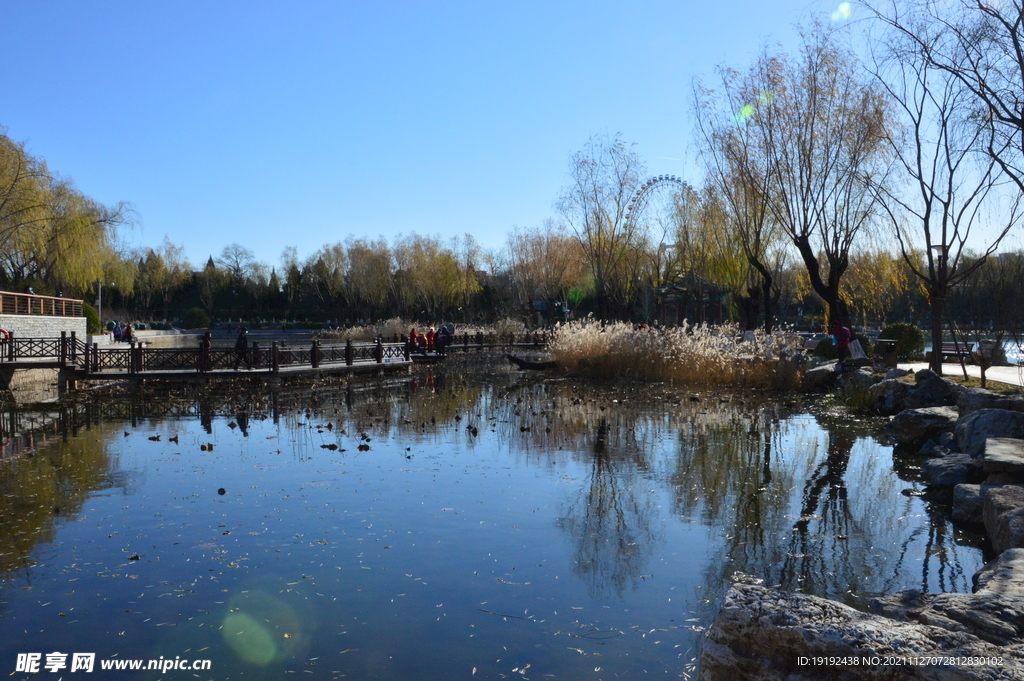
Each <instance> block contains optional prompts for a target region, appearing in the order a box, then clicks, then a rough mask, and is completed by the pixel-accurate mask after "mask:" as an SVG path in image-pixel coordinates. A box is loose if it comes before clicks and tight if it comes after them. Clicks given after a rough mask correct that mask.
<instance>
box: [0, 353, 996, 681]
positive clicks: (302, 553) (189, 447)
mask: <svg viewBox="0 0 1024 681" xmlns="http://www.w3.org/2000/svg"><path fill="white" fill-rule="evenodd" d="M0 425H2V427H3V429H4V430H5V431H7V432H8V435H10V431H11V430H16V431H17V433H18V435H17V436H16V437H13V438H9V439H8V440H7V441H6V442H5V443H4V450H3V451H4V455H5V458H4V459H2V460H0V571H2V574H0V672H2V673H3V675H4V676H8V675H10V677H9V678H16V679H21V678H58V677H60V676H63V678H77V677H78V676H79V675H82V674H83V672H74V673H70V672H69V668H68V669H63V670H58V672H48V671H45V669H44V670H43V672H42V675H41V677H40V676H34V677H32V676H31V675H29V674H25V673H20V672H16V671H15V670H16V666H17V657H18V654H19V653H33V652H35V653H42V654H43V660H42V662H43V663H45V656H46V654H48V653H53V652H61V653H67V654H69V657H68V663H69V667H70V654H71V653H75V652H91V653H95V654H96V659H97V662H96V668H97V672H95V673H94V675H93V678H110V679H124V680H126V681H128V680H131V679H151V678H165V679H175V678H180V679H186V678H188V679H190V678H202V679H207V678H208V679H285V678H310V679H336V678H353V679H453V678H466V679H471V678H473V679H476V678H480V679H498V678H527V679H529V678H533V679H594V680H597V679H636V678H643V677H661V678H679V677H682V678H686V677H687V676H694V677H695V676H696V671H697V669H696V658H697V656H698V655H699V647H700V641H701V638H702V635H703V632H704V631H705V629H706V628H707V627H708V626H709V624H710V622H711V621H712V619H713V618H714V616H715V614H716V612H717V609H718V607H719V604H720V601H721V598H722V596H723V594H724V591H725V589H726V588H727V585H728V583H729V578H730V577H731V576H733V575H734V574H735V573H737V572H740V573H746V574H751V575H754V576H757V577H760V578H762V579H764V580H765V581H766V582H767V583H768V584H772V585H781V587H782V588H785V589H789V590H800V591H805V592H809V593H815V594H820V595H824V596H830V597H834V598H837V599H840V600H843V601H845V602H847V603H849V604H851V605H854V606H856V607H864V605H865V602H866V599H867V598H869V597H871V596H872V595H875V594H879V593H884V592H890V591H894V590H898V589H906V588H923V589H927V590H932V591H970V578H971V575H972V574H973V573H974V571H975V570H976V569H977V568H978V567H980V566H981V564H982V563H983V556H982V552H981V549H979V548H978V546H979V544H978V542H977V539H976V537H973V536H969V535H965V534H961V533H959V532H958V531H957V530H955V529H954V528H953V527H952V526H951V525H950V524H949V523H948V522H947V521H946V509H944V508H942V507H941V506H932V505H930V504H929V503H928V502H926V501H924V500H922V499H921V498H920V497H917V496H913V495H907V494H905V493H904V491H905V490H918V489H920V488H921V487H922V485H921V483H920V482H919V481H918V479H917V474H916V470H917V466H918V465H919V462H915V461H913V460H911V461H906V460H902V459H896V460H895V461H896V463H895V464H894V456H893V450H892V447H890V446H886V445H884V444H880V443H879V441H877V440H876V439H874V437H873V436H872V433H873V432H874V430H875V428H876V427H877V425H878V423H877V422H871V421H864V422H861V421H858V420H857V419H854V418H851V417H849V416H846V415H844V414H842V413H841V412H839V411H835V412H832V411H829V410H828V409H817V410H816V413H810V412H809V407H808V406H807V405H803V404H797V403H793V402H789V403H786V402H785V401H778V400H765V399H760V398H755V397H750V396H747V397H739V396H731V397H730V396H722V395H712V394H708V393H700V394H692V395H691V394H690V393H686V392H684V391H677V390H673V389H669V388H667V387H664V386H660V385H655V386H649V387H645V388H643V389H642V390H641V389H636V390H630V389H628V388H618V389H612V388H599V387H583V386H579V385H576V384H574V383H573V382H572V381H571V380H548V381H544V380H542V379H541V378H538V377H523V376H521V375H519V374H515V373H510V372H505V371H504V370H497V369H490V370H483V369H477V370H473V369H464V370H457V369H455V368H451V369H448V370H447V371H446V373H438V374H433V375H430V374H423V375H419V376H416V377H414V378H411V379H400V380H396V379H388V381H387V382H382V383H369V384H365V385H359V386H350V387H346V386H342V385H327V384H325V385H319V386H315V388H314V389H313V390H309V389H301V388H284V389H281V390H279V391H277V392H276V393H273V392H268V391H264V390H263V389H261V388H257V387H252V386H242V387H240V388H238V389H237V390H236V391H235V392H233V393H231V394H214V393H203V394H198V393H197V394H184V395H177V396H166V395H157V394H155V393H149V394H144V395H140V396H134V397H132V396H109V397H107V398H104V399H102V400H98V401H95V402H91V403H89V404H80V405H75V406H70V407H68V408H66V409H64V410H57V409H55V410H54V411H53V412H50V413H46V412H21V413H17V412H11V413H6V414H3V415H2V423H0ZM210 445H212V447H211V446H210ZM204 450H205V451H204ZM220 490H223V494H221V493H219V491H220ZM161 657H163V658H164V659H171V660H173V659H175V657H179V658H183V659H188V660H193V659H209V660H210V670H209V671H202V672H193V671H182V670H171V671H168V672H167V673H166V674H161V673H160V672H156V671H136V672H132V671H127V670H121V671H106V672H103V671H100V670H99V665H100V661H101V660H104V659H108V660H109V659H114V660H117V659H142V660H147V661H148V660H150V659H156V660H159V659H160V658H161ZM292 674H296V676H292Z"/></svg>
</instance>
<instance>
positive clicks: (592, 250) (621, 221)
mask: <svg viewBox="0 0 1024 681" xmlns="http://www.w3.org/2000/svg"><path fill="white" fill-rule="evenodd" d="M645 172H646V169H645V167H644V164H643V162H642V161H641V160H640V157H639V156H638V155H637V154H636V152H635V151H633V149H632V147H631V146H628V145H627V144H626V143H625V142H623V141H622V139H621V137H619V136H618V135H616V136H615V137H614V138H611V137H608V136H607V135H595V136H593V137H591V138H590V140H589V141H588V142H587V145H586V146H585V147H584V148H583V149H582V150H581V151H579V152H577V153H575V154H573V156H572V157H571V158H570V161H569V176H570V182H569V185H568V186H566V187H565V188H564V189H563V190H562V194H561V197H560V198H559V200H558V202H557V206H558V209H559V211H560V212H561V213H562V215H563V216H564V217H565V221H566V223H567V224H568V225H569V227H570V228H571V229H572V230H573V232H574V234H575V235H576V238H577V239H578V240H579V242H580V245H581V246H582V248H583V253H584V255H585V257H586V260H587V265H588V266H589V267H590V270H591V273H592V274H593V277H594V289H595V294H596V297H597V309H598V315H599V316H600V317H601V318H602V319H606V318H609V317H611V316H612V315H613V311H615V312H621V311H622V309H623V307H624V304H625V302H626V301H625V298H626V296H627V295H628V293H629V287H630V280H629V276H628V275H627V274H625V270H626V269H627V265H630V264H631V258H633V257H634V256H635V252H636V249H637V248H638V247H641V246H642V245H643V242H644V238H643V236H644V235H643V233H642V225H641V224H638V223H636V222H635V221H632V220H629V219H628V217H629V216H628V208H629V202H630V199H631V198H632V197H633V195H634V193H635V191H636V189H637V187H639V186H640V183H641V181H642V180H643V177H644V174H645Z"/></svg>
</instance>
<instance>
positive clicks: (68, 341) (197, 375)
mask: <svg viewBox="0 0 1024 681" xmlns="http://www.w3.org/2000/svg"><path fill="white" fill-rule="evenodd" d="M547 341H548V337H547V335H546V334H542V333H533V334H518V335H512V334H501V335H498V334H484V333H475V334H468V333H464V334H457V335H455V336H452V337H451V338H450V339H449V342H448V343H447V345H445V346H444V347H443V349H442V350H441V352H440V353H439V352H435V351H427V350H426V349H425V348H413V347H411V346H410V345H409V344H408V343H407V342H405V341H404V340H403V339H402V338H400V337H396V338H395V339H394V341H393V342H384V341H383V340H382V339H378V340H376V341H374V342H353V341H351V340H347V341H338V342H324V341H323V340H320V339H314V340H310V341H304V342H299V343H295V342H292V341H288V340H281V341H273V342H271V343H269V345H268V344H267V343H266V342H264V344H263V346H261V345H260V343H259V342H255V343H252V344H251V345H250V346H249V347H248V349H247V350H246V351H245V352H238V351H236V350H234V348H233V347H231V348H226V347H214V348H211V349H210V350H208V351H204V350H202V349H201V348H200V347H198V346H194V347H187V348H150V347H146V346H145V345H144V344H143V343H138V342H132V343H126V344H122V345H118V346H115V347H107V346H102V347H101V346H100V345H99V344H96V343H87V342H83V341H82V340H81V339H79V338H77V337H76V335H75V333H74V332H72V333H71V334H66V333H62V334H61V335H60V336H59V337H51V338H20V337H15V336H14V335H13V334H12V335H11V336H10V337H8V338H5V339H3V340H0V370H6V371H13V370H20V369H57V370H59V371H60V373H61V379H60V384H61V385H63V384H64V383H65V382H67V381H71V382H72V383H73V382H75V381H111V380H136V381H137V380H147V379H160V380H168V381H193V382H205V381H207V380H209V379H213V378H220V379H224V378H238V377H246V376H251V377H264V378H273V377H279V378H283V377H297V376H321V375H325V374H338V373H350V372H367V371H371V372H376V371H396V370H403V369H408V367H410V366H412V364H413V363H414V362H417V363H419V362H436V361H441V360H443V359H444V357H445V355H447V354H450V353H452V352H460V351H461V352H483V351H484V350H501V351H509V350H512V349H516V348H520V349H524V348H542V347H544V346H545V345H546V344H547ZM197 342H198V339H197Z"/></svg>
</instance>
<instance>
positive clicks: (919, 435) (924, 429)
mask: <svg viewBox="0 0 1024 681" xmlns="http://www.w3.org/2000/svg"><path fill="white" fill-rule="evenodd" d="M958 418H959V414H957V411H956V409H954V408H953V407H928V408H925V409H907V410H904V411H901V412H900V413H899V414H897V415H896V416H895V417H894V418H893V419H892V421H890V422H889V424H888V425H887V426H886V429H887V430H888V431H889V433H891V434H892V436H893V437H894V438H895V439H896V440H897V441H898V442H902V443H903V444H909V445H922V444H924V443H925V442H927V441H928V440H931V439H933V438H936V437H938V436H939V435H940V434H941V433H943V432H946V431H950V430H953V428H954V426H955V425H956V423H957V419H958Z"/></svg>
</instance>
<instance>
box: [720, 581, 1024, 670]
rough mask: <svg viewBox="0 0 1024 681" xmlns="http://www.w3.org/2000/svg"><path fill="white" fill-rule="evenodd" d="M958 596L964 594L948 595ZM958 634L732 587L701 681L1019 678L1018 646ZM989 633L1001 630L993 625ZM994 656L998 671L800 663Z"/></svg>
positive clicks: (1023, 650)
mask: <svg viewBox="0 0 1024 681" xmlns="http://www.w3.org/2000/svg"><path fill="white" fill-rule="evenodd" d="M952 595H960V596H963V595H964V594H952ZM943 620H944V621H948V622H952V623H953V624H954V625H955V626H959V627H960V628H959V629H947V628H944V627H942V626H932V625H928V624H921V623H917V622H911V621H899V620H895V619H890V618H888V617H883V616H880V615H872V614H868V613H863V612H859V611H857V610H854V609H853V608H850V607H847V606H845V605H842V604H840V603H836V602H833V601H830V600H827V599H824V598H818V597H816V596H808V595H806V594H795V593H785V592H780V591H775V590H773V589H768V588H765V587H763V586H756V585H749V584H736V585H734V586H733V587H732V588H731V589H730V590H729V592H728V593H727V594H726V597H725V602H724V603H723V605H722V610H721V613H720V614H719V616H718V618H717V619H716V620H715V622H714V624H713V625H712V627H711V629H710V630H709V632H708V638H707V639H706V640H705V642H704V646H703V650H702V653H701V671H700V679H702V680H703V681H726V680H728V681H753V680H755V679H756V680H757V681H769V680H770V681H797V680H799V681H812V680H817V679H822V680H824V679H841V680H842V681H859V680H860V679H865V680H866V679H871V680H873V681H883V680H885V681H896V680H897V679H910V680H918V679H920V680H923V679H929V680H930V681H939V680H941V681H968V680H971V681H980V680H985V681H989V680H991V681H995V680H996V679H1015V678H1024V677H1021V676H1018V675H1021V674H1024V645H996V644H993V643H990V642H988V641H986V640H983V639H982V638H980V637H978V636H976V635H974V634H972V633H970V631H969V627H967V626H964V625H961V624H960V623H959V622H957V621H956V620H951V619H949V618H943ZM995 626H996V629H997V630H999V631H1001V629H1000V628H999V627H998V625H995ZM933 655H942V656H945V657H954V658H955V657H993V656H994V657H1001V658H1002V660H1003V665H1002V666H1001V667H1000V666H995V665H971V666H969V665H966V664H963V665H958V664H947V665H942V666H941V667H940V666H890V667H885V666H871V665H860V666H850V667H838V666H834V665H833V666H811V665H806V666H803V665H800V664H799V660H800V658H811V657H854V656H855V657H865V656H867V657H873V656H879V657H899V658H904V659H905V658H910V657H929V656H933Z"/></svg>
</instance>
